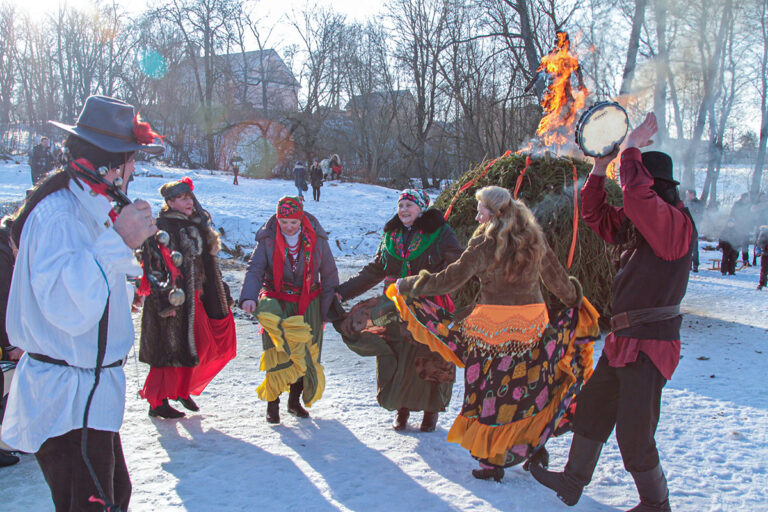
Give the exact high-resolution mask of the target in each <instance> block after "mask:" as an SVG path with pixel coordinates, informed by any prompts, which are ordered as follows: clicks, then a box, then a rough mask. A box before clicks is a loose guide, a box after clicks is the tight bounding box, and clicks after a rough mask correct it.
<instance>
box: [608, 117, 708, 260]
mask: <svg viewBox="0 0 768 512" xmlns="http://www.w3.org/2000/svg"><path fill="white" fill-rule="evenodd" d="M657 129H658V123H657V122H656V116H655V115H654V114H653V113H650V114H648V115H647V116H646V117H645V120H644V121H643V122H642V123H640V124H639V125H638V127H637V128H635V129H634V130H632V133H630V134H629V136H628V137H627V149H626V150H625V151H624V152H623V153H622V155H621V168H620V172H621V184H622V192H623V196H624V213H625V214H626V216H627V217H628V218H629V220H631V221H632V223H633V224H634V225H635V227H637V229H638V231H640V233H641V234H642V235H643V237H644V238H645V240H646V241H647V242H648V244H649V245H650V246H651V248H652V249H653V252H654V253H655V254H656V256H658V257H659V258H661V259H663V260H668V261H672V260H676V259H678V258H682V257H683V256H685V254H686V253H687V252H688V251H690V246H691V236H692V235H693V222H692V221H691V219H690V218H689V217H688V216H687V215H686V214H685V213H683V211H682V210H681V208H682V203H681V204H680V205H675V206H673V205H671V204H669V203H667V202H666V201H664V200H663V199H662V198H661V197H659V195H658V194H656V192H654V191H653V190H651V186H652V185H653V177H652V176H651V173H650V172H648V169H646V168H645V166H644V165H643V160H642V154H641V153H640V149H639V148H641V147H644V146H648V145H649V144H651V142H652V140H651V137H652V136H653V135H654V134H655V133H656V131H657Z"/></svg>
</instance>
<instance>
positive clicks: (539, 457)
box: [523, 446, 549, 471]
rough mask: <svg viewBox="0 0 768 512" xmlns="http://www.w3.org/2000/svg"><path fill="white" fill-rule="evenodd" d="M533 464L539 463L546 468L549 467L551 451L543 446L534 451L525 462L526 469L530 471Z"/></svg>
mask: <svg viewBox="0 0 768 512" xmlns="http://www.w3.org/2000/svg"><path fill="white" fill-rule="evenodd" d="M532 464H538V465H540V466H541V467H543V468H544V469H547V468H548V467H549V452H548V451H547V449H546V448H544V447H543V446H542V447H541V448H539V449H538V450H536V451H534V452H533V454H532V455H531V456H530V457H528V460H527V461H525V463H524V464H523V470H524V471H530V470H531V465H532Z"/></svg>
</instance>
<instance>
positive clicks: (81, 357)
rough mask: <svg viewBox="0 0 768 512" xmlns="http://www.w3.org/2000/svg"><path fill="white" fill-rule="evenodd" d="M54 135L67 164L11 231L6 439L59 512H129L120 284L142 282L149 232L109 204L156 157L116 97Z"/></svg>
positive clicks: (125, 336)
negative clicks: (138, 252) (61, 140)
mask: <svg viewBox="0 0 768 512" xmlns="http://www.w3.org/2000/svg"><path fill="white" fill-rule="evenodd" d="M53 124H54V125H56V126H58V127H59V128H62V129H63V130H66V131H67V132H69V134H70V135H69V137H68V139H67V143H66V144H67V148H68V150H69V155H70V157H71V159H70V161H69V164H68V165H67V166H66V167H65V168H64V169H62V170H60V171H58V172H55V173H53V174H51V175H49V176H48V177H47V178H45V179H44V180H43V181H41V182H40V183H39V184H38V185H37V187H35V189H34V190H33V191H32V193H31V195H30V196H29V198H28V199H27V201H26V202H25V204H24V206H23V207H22V208H21V209H20V210H19V212H17V214H16V217H15V222H14V224H13V228H12V237H13V239H14V242H15V243H16V244H17V246H18V249H19V250H18V255H17V259H16V268H15V271H14V273H13V278H12V281H11V291H10V300H9V302H8V311H7V316H6V328H7V331H8V337H9V339H10V342H11V343H12V344H13V345H15V346H17V347H19V348H21V349H22V350H24V352H25V353H24V355H23V356H22V357H21V359H20V360H19V363H18V366H17V368H16V373H15V375H14V379H13V384H12V386H11V392H10V395H9V399H8V406H7V409H6V413H5V419H4V421H3V440H4V441H5V442H6V443H8V444H9V445H10V446H12V447H14V448H16V449H18V450H21V451H25V452H33V453H35V457H36V458H37V461H38V463H39V465H40V468H41V469H42V471H43V476H44V477H45V480H46V482H47V483H48V486H49V487H50V488H51V495H52V498H53V502H54V505H55V507H56V510H68V511H69V510H78V511H80V510H86V511H91V510H94V511H95V510H105V509H108V510H116V508H114V507H115V506H117V507H119V509H121V510H126V509H127V507H128V502H129V500H130V495H131V482H130V478H129V477H128V470H127V468H126V464H125V458H124V457H123V450H122V444H121V442H120V434H119V430H120V426H121V424H122V420H123V412H124V409H125V374H124V372H123V367H122V363H123V361H124V360H125V358H126V356H127V354H128V352H129V351H130V349H131V348H132V346H133V340H134V332H133V322H132V320H131V313H130V311H131V299H132V296H129V292H128V288H127V282H126V278H127V277H128V276H136V275H139V274H140V273H141V269H140V267H139V266H138V264H137V262H136V259H135V257H134V255H133V250H134V249H136V248H137V247H139V246H140V245H141V244H142V242H143V241H144V240H145V239H146V238H148V237H149V236H152V235H153V234H154V233H155V232H156V231H157V229H156V227H155V223H154V219H153V217H152V211H151V208H150V206H149V204H148V203H146V202H145V201H136V202H135V203H133V204H127V205H126V206H124V207H123V208H122V209H121V210H120V211H119V213H118V212H117V211H116V210H115V209H114V208H113V206H112V201H113V200H115V199H121V200H122V199H124V198H125V196H124V193H125V190H126V187H127V183H128V181H129V178H130V176H131V174H132V173H133V170H134V164H133V158H134V155H135V153H136V151H139V150H143V151H146V152H150V153H159V152H161V151H162V150H163V146H162V144H158V143H156V141H157V139H158V136H157V134H156V133H154V132H153V131H152V129H151V127H150V126H149V124H148V123H143V122H141V121H140V119H139V118H138V116H136V115H134V109H133V107H132V106H131V105H128V104H127V103H124V102H122V101H120V100H117V99H114V98H107V97H103V96H90V97H89V98H88V99H87V100H86V102H85V106H84V107H83V110H82V112H81V113H80V117H79V118H78V120H77V124H75V125H65V124H61V123H53ZM82 447H84V449H83V448H82ZM92 498H93V499H92ZM93 500H96V501H93Z"/></svg>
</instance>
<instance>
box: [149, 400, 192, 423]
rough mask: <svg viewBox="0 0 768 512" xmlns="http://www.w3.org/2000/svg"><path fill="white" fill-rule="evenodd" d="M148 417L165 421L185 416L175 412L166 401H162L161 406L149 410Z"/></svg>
mask: <svg viewBox="0 0 768 512" xmlns="http://www.w3.org/2000/svg"><path fill="white" fill-rule="evenodd" d="M149 415H150V416H152V417H153V418H163V419H166V420H171V419H176V418H182V417H184V416H186V415H185V414H184V413H183V412H181V411H177V410H176V409H174V408H173V407H171V406H170V405H169V404H168V399H167V398H166V399H164V400H163V403H162V405H158V406H157V407H150V408H149Z"/></svg>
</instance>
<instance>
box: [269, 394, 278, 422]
mask: <svg viewBox="0 0 768 512" xmlns="http://www.w3.org/2000/svg"><path fill="white" fill-rule="evenodd" d="M267 423H280V398H279V397H278V398H275V399H274V400H272V401H271V402H267Z"/></svg>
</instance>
